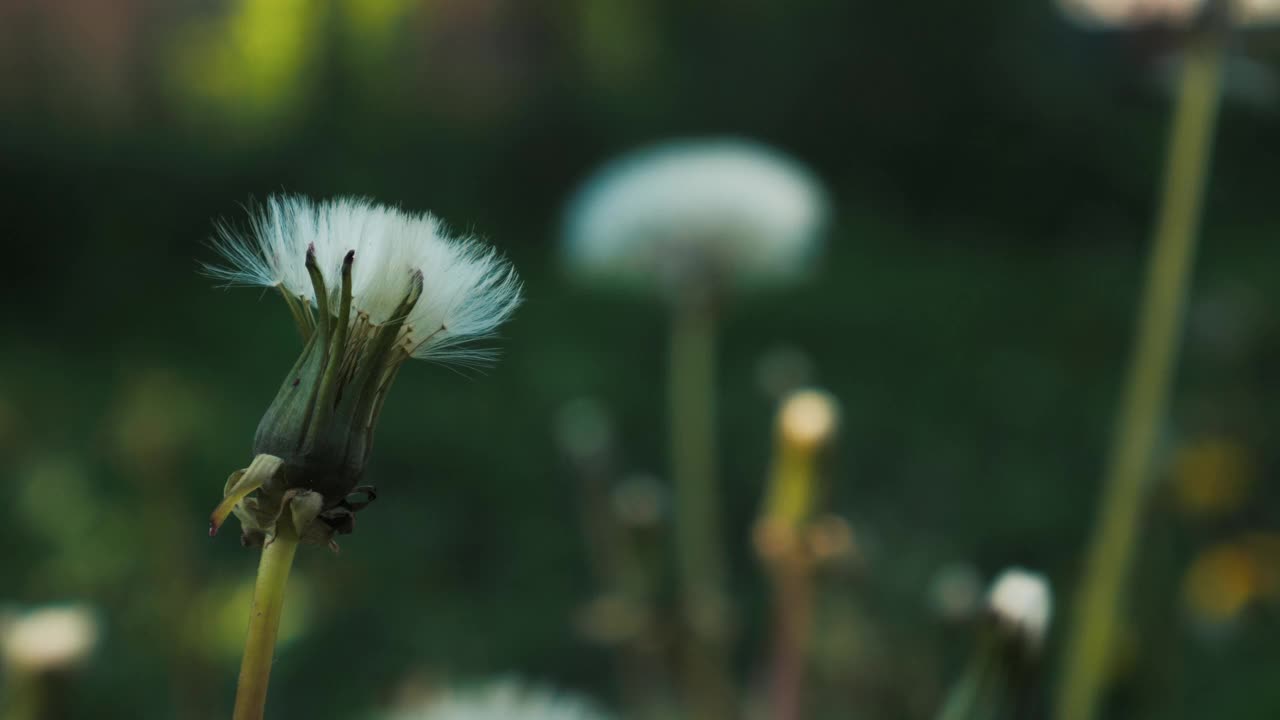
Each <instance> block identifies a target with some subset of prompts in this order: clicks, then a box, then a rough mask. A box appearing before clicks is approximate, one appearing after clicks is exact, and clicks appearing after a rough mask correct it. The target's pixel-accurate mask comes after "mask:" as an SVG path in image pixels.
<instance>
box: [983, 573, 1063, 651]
mask: <svg viewBox="0 0 1280 720" xmlns="http://www.w3.org/2000/svg"><path fill="white" fill-rule="evenodd" d="M987 607H988V608H989V609H990V611H991V613H992V614H993V615H994V616H995V617H996V620H997V621H998V622H1000V623H1002V624H1004V625H1006V626H1008V627H1011V628H1013V629H1014V630H1015V631H1017V632H1019V633H1021V634H1022V635H1023V636H1024V637H1025V638H1026V639H1027V641H1028V643H1029V644H1030V645H1031V646H1032V647H1033V648H1038V647H1039V646H1040V645H1041V644H1042V643H1043V642H1044V637H1045V635H1046V634H1047V633H1048V632H1049V621H1050V620H1051V619H1052V617H1053V593H1052V591H1051V590H1050V589H1049V581H1048V580H1046V579H1045V577H1044V576H1043V575H1040V574H1038V573H1033V572H1028V571H1026V570H1023V569H1021V568H1009V569H1008V570H1005V571H1004V572H1002V573H1000V575H999V576H998V577H997V578H996V579H995V582H993V583H991V590H990V592H989V593H988V594H987Z"/></svg>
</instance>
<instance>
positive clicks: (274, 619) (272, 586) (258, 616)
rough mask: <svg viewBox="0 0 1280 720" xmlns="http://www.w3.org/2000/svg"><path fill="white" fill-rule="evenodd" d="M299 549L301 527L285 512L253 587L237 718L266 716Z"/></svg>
mask: <svg viewBox="0 0 1280 720" xmlns="http://www.w3.org/2000/svg"><path fill="white" fill-rule="evenodd" d="M297 549H298V533H297V530H295V528H294V526H293V521H292V518H291V516H290V515H289V514H288V513H284V514H282V516H281V518H280V521H279V522H278V523H277V525H276V534H275V537H274V538H273V539H272V540H271V541H270V542H269V543H267V545H266V547H264V548H263V549H262V560H261V561H260V562H259V564H258V580H257V583H255V585H254V587H253V607H252V610H251V612H250V615H249V633H248V636H247V637H246V638H245V642H244V659H243V660H242V661H241V663H240V682H239V685H238V686H237V688H236V708H235V714H234V715H233V716H232V718H233V720H261V719H262V711H263V707H264V706H265V705H266V702H267V683H268V681H269V680H270V679H271V659H272V656H273V655H274V654H275V647H276V635H277V633H278V632H279V630H280V610H281V609H282V608H283V606H284V588H285V584H286V583H287V582H288V580H289V569H290V568H291V567H292V565H293V556H294V553H295V552H296V551H297Z"/></svg>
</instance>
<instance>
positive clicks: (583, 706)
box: [387, 681, 608, 720]
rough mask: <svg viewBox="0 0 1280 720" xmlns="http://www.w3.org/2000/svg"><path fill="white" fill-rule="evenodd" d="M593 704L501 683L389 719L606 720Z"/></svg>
mask: <svg viewBox="0 0 1280 720" xmlns="http://www.w3.org/2000/svg"><path fill="white" fill-rule="evenodd" d="M607 717H608V716H607V715H604V714H602V713H601V712H600V711H598V710H597V709H596V708H595V707H594V706H593V705H591V704H590V703H588V702H586V701H585V700H581V699H578V698H575V697H572V696H569V695H564V694H559V693H554V692H551V691H549V690H544V689H540V688H533V687H528V686H525V685H523V684H521V683H518V682H513V681H501V682H496V683H492V684H490V685H486V686H482V687H478V688H475V689H472V690H463V691H449V692H447V693H446V694H445V695H444V696H442V697H439V698H437V699H434V700H431V701H429V702H427V703H426V704H425V705H423V706H422V707H418V708H411V709H407V710H403V711H400V712H398V713H395V714H392V715H390V716H389V717H388V718H387V720H606V718H607Z"/></svg>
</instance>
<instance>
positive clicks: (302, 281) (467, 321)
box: [208, 197, 521, 545]
mask: <svg viewBox="0 0 1280 720" xmlns="http://www.w3.org/2000/svg"><path fill="white" fill-rule="evenodd" d="M215 247H216V248H217V250H218V251H219V252H220V253H221V254H222V256H223V259H224V260H225V262H226V264H225V265H221V266H212V267H209V268H208V272H209V274H210V275H212V276H214V277H216V278H220V279H222V280H225V281H227V283H228V284H232V285H259V286H262V287H270V288H275V289H277V290H278V291H279V292H280V294H281V295H282V296H283V298H284V300H285V303H286V305H287V306H288V307H289V310H290V312H291V313H292V315H293V318H294V321H295V322H296V324H297V325H298V329H299V331H300V332H301V333H302V336H303V339H304V346H303V349H302V355H301V357H299V358H298V361H297V363H296V364H295V365H294V367H293V369H292V370H291V371H290V372H289V374H288V375H287V376H285V379H284V383H283V384H282V385H281V387H280V391H279V392H278V394H277V395H276V398H275V400H274V401H273V402H272V403H271V405H270V406H269V407H268V408H267V412H266V414H265V415H263V417H262V421H261V423H260V424H259V425H258V432H257V435H256V437H255V439H254V445H253V450H254V454H255V455H256V458H255V460H254V462H253V463H251V464H250V466H249V467H248V468H246V469H245V470H242V471H239V472H237V473H233V474H232V476H231V478H229V479H228V481H227V485H226V487H225V488H224V492H223V495H224V500H223V503H222V505H220V506H219V507H218V509H217V510H215V511H214V514H213V516H212V518H211V523H210V533H211V534H212V533H213V532H216V531H217V528H218V526H219V525H220V524H221V522H222V520H223V519H224V518H225V517H226V516H227V514H228V513H229V512H231V511H233V510H234V512H235V513H236V516H237V517H239V518H240V521H241V524H242V527H243V539H244V541H245V542H246V543H247V544H253V545H257V544H262V543H263V542H265V541H266V539H267V538H269V537H270V536H271V535H272V534H273V533H274V531H275V528H276V523H277V521H278V519H279V518H280V517H281V516H282V514H283V513H284V511H285V510H286V508H287V509H288V510H289V512H290V514H291V516H292V519H293V522H294V525H295V527H296V529H297V532H298V534H299V535H300V537H301V539H302V540H303V541H305V542H312V543H326V542H331V541H332V536H333V535H334V533H347V532H351V530H352V523H353V514H354V512H355V511H356V510H359V509H360V508H362V507H364V506H365V505H367V504H368V502H369V501H371V500H372V499H373V497H374V495H373V492H372V489H371V488H361V487H359V482H360V479H361V477H362V475H363V474H364V468H365V464H366V462H367V460H368V457H369V452H370V450H371V448H372V445H373V433H374V429H375V427H376V426H377V421H378V416H379V414H380V413H381V411H382V406H383V403H384V402H385V401H386V397H387V393H388V391H389V390H390V387H391V384H392V381H393V380H394V379H395V377H396V374H397V372H399V370H400V367H401V366H402V365H403V364H404V363H405V361H407V360H409V359H411V358H421V359H435V360H440V361H446V362H455V363H462V364H476V363H483V362H486V361H488V360H489V359H491V355H490V354H489V353H487V352H486V351H483V350H477V349H475V348H474V347H472V346H471V345H469V344H468V343H470V341H472V340H475V339H478V338H484V337H487V336H489V335H490V334H492V333H493V332H494V331H495V330H496V329H497V328H498V326H499V325H501V324H502V323H503V322H504V321H505V320H506V319H507V318H508V317H510V316H511V313H512V312H513V311H514V310H515V308H516V306H517V305H519V303H520V296H521V289H520V282H519V280H518V279H517V278H516V274H515V271H514V270H513V269H512V268H511V266H510V265H509V264H508V263H507V262H506V261H504V260H502V259H501V258H499V257H498V256H497V254H496V253H495V251H494V250H493V249H492V248H490V247H488V246H486V245H483V244H481V243H480V242H479V241H476V240H473V239H469V238H455V237H451V236H450V235H449V234H448V233H447V232H446V230H445V228H444V226H443V225H442V223H441V222H440V221H439V220H437V219H436V218H435V217H434V216H432V215H430V214H426V213H423V214H412V213H405V212H401V211H399V210H395V209H392V208H387V207H383V206H379V205H374V204H372V203H370V202H369V201H367V200H360V199H351V198H342V199H337V200H330V201H327V202H321V203H313V202H312V201H310V200H307V199H305V198H301V197H278V198H272V199H271V200H269V201H268V202H267V205H266V208H265V209H264V210H263V212H261V213H259V214H258V215H256V216H255V217H254V219H253V223H252V226H251V230H250V232H248V233H247V234H241V233H237V232H235V231H232V230H230V229H228V228H225V227H224V228H222V229H221V232H220V234H219V237H218V238H217V240H216V241H215ZM358 491H359V492H358ZM251 494H252V496H251Z"/></svg>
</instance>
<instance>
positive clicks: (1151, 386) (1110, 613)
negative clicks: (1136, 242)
mask: <svg viewBox="0 0 1280 720" xmlns="http://www.w3.org/2000/svg"><path fill="white" fill-rule="evenodd" d="M1221 65H1222V48H1221V45H1220V43H1219V41H1218V39H1217V38H1215V37H1208V36H1206V37H1203V38H1200V39H1199V40H1198V41H1197V42H1195V43H1194V44H1193V45H1192V46H1191V47H1190V48H1189V49H1188V51H1187V57H1186V64H1185V66H1184V67H1183V69H1182V77H1181V83H1180V87H1179V89H1178V99H1177V107H1176V110H1175V112H1174V117H1173V128H1172V133H1171V138H1170V143H1169V148H1168V156H1167V167H1166V170H1165V181H1164V187H1163V191H1162V193H1163V194H1162V196H1161V200H1160V211H1159V212H1160V215H1159V221H1158V224H1157V227H1156V234H1155V241H1154V246H1153V248H1152V254H1151V259H1150V266H1149V268H1148V271H1147V272H1148V274H1147V284H1146V288H1145V291H1144V294H1143V297H1142V305H1141V307H1140V310H1139V315H1138V324H1137V340H1136V347H1135V349H1134V354H1133V359H1132V364H1131V365H1130V367H1129V374H1128V380H1127V384H1126V387H1125V391H1124V399H1123V404H1122V405H1121V408H1120V414H1119V418H1118V422H1117V424H1116V428H1115V435H1114V437H1113V444H1112V448H1111V457H1110V460H1109V463H1108V466H1107V470H1106V475H1105V476H1104V483H1103V487H1102V493H1103V495H1102V501H1101V507H1100V509H1099V513H1100V514H1099V518H1098V524H1097V526H1096V527H1095V529H1094V534H1093V538H1092V541H1091V545H1090V547H1089V554H1088V557H1087V564H1086V565H1085V567H1084V572H1085V576H1084V580H1083V583H1082V585H1081V587H1080V592H1079V596H1078V598H1077V602H1078V605H1077V607H1076V615H1075V624H1074V627H1073V630H1072V635H1071V637H1070V638H1069V639H1068V643H1067V648H1066V657H1065V661H1064V664H1063V675H1062V685H1061V687H1060V688H1059V693H1058V697H1057V708H1056V713H1055V717H1056V718H1057V720H1091V718H1093V716H1094V714H1095V712H1096V709H1097V706H1098V701H1099V696H1100V694H1101V692H1102V690H1103V685H1104V681H1105V678H1106V674H1107V672H1108V668H1109V665H1110V661H1111V658H1112V654H1113V641H1114V638H1115V631H1116V627H1117V621H1118V616H1119V612H1120V606H1121V603H1122V599H1123V597H1124V594H1125V592H1124V591H1125V582H1126V578H1127V577H1128V575H1129V570H1130V566H1131V565H1132V564H1133V556H1134V550H1135V546H1136V541H1137V537H1138V531H1139V528H1140V525H1141V523H1140V520H1141V514H1142V508H1143V504H1144V503H1143V500H1144V498H1145V493H1144V487H1145V486H1146V484H1147V480H1148V478H1149V476H1150V474H1151V466H1152V459H1153V455H1154V451H1155V445H1156V440H1157V434H1158V430H1159V427H1160V424H1161V422H1162V421H1163V420H1164V418H1165V415H1166V412H1167V408H1168V402H1169V388H1170V384H1171V379H1172V377H1173V371H1174V367H1175V361H1176V358H1177V351H1178V345H1179V342H1180V339H1181V334H1182V332H1181V330H1182V316H1183V312H1184V307H1185V305H1186V298H1187V294H1188V292H1187V288H1188V286H1189V284H1190V278H1191V270H1192V264H1193V258H1194V255H1195V238H1196V232H1197V229H1198V226H1199V224H1200V212H1201V205H1202V202H1203V196H1204V187H1205V182H1206V177H1207V175H1208V166H1209V155H1210V149H1211V147H1212V144H1213V135H1214V125H1215V121H1216V118H1217V113H1218V104H1219V94H1220V88H1219V82H1220V75H1221V72H1222V68H1221Z"/></svg>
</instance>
